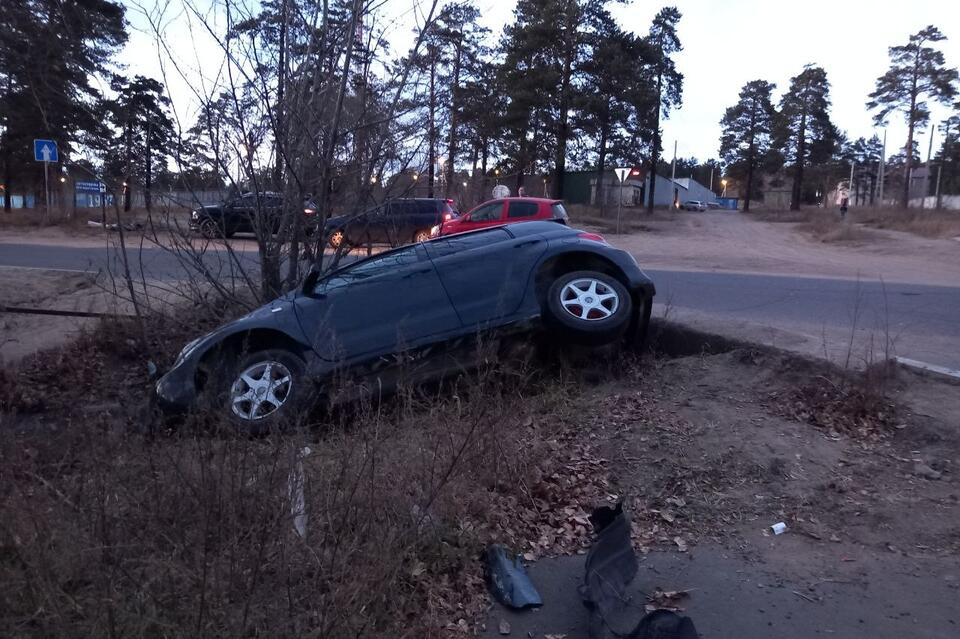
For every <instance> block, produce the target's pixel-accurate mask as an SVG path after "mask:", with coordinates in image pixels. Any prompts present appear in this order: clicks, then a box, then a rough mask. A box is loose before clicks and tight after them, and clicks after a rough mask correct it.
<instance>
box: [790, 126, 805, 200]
mask: <svg viewBox="0 0 960 639" xmlns="http://www.w3.org/2000/svg"><path fill="white" fill-rule="evenodd" d="M806 155H807V112H806V111H804V112H803V113H801V114H800V130H799V133H798V135H797V161H796V166H795V167H794V173H793V193H792V194H791V198H790V210H791V211H799V210H800V196H801V195H802V194H803V165H804V162H805V161H806Z"/></svg>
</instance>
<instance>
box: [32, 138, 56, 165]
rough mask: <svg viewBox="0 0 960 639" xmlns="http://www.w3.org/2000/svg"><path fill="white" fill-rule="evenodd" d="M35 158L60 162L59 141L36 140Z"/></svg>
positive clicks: (40, 160) (34, 147) (34, 146)
mask: <svg viewBox="0 0 960 639" xmlns="http://www.w3.org/2000/svg"><path fill="white" fill-rule="evenodd" d="M33 159H34V160H36V161H37V162H59V161H60V156H59V154H58V153H57V143H56V142H54V141H53V140H34V141H33Z"/></svg>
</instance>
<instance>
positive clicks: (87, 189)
mask: <svg viewBox="0 0 960 639" xmlns="http://www.w3.org/2000/svg"><path fill="white" fill-rule="evenodd" d="M76 188H77V193H103V192H104V191H106V190H107V189H106V185H105V184H104V183H103V182H77V183H76Z"/></svg>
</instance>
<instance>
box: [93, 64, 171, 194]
mask: <svg viewBox="0 0 960 639" xmlns="http://www.w3.org/2000/svg"><path fill="white" fill-rule="evenodd" d="M113 88H114V90H115V91H116V92H117V97H116V98H115V99H113V100H111V101H110V102H109V103H108V104H107V108H108V110H109V114H110V124H111V125H112V127H113V128H114V129H115V130H117V131H118V132H119V134H118V136H117V138H116V140H115V141H114V143H113V145H112V147H113V152H111V153H110V155H109V157H108V161H107V167H108V171H109V172H110V173H111V174H113V175H114V176H118V177H122V178H123V181H124V182H125V183H126V184H127V188H126V189H125V190H124V204H123V206H124V210H126V211H129V210H130V193H131V191H132V189H133V185H134V183H135V182H139V183H140V184H142V185H143V195H144V204H145V206H146V208H147V210H148V211H149V210H151V208H152V204H153V202H152V197H151V195H152V186H153V180H154V177H155V176H156V175H157V174H158V173H160V172H162V171H163V169H164V168H165V164H166V159H167V158H168V157H169V155H170V152H171V151H172V150H173V142H174V138H175V137H176V136H175V132H174V130H173V122H171V120H170V117H169V116H168V115H167V109H168V107H169V104H170V100H169V99H168V98H167V96H166V95H164V90H163V85H162V84H160V83H159V82H157V81H156V80H154V79H152V78H145V77H143V76H139V75H138V76H136V77H135V78H134V79H133V80H129V81H128V80H126V79H123V78H117V79H116V80H115V82H114V87H113Z"/></svg>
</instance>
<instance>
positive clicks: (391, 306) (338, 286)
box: [297, 245, 460, 361]
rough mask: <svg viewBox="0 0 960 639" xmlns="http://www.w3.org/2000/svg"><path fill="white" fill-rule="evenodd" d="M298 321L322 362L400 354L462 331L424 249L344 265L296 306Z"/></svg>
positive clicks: (407, 248) (408, 249) (407, 249)
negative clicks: (431, 340) (431, 339)
mask: <svg viewBox="0 0 960 639" xmlns="http://www.w3.org/2000/svg"><path fill="white" fill-rule="evenodd" d="M297 313H298V317H300V323H301V326H302V328H303V330H304V332H305V333H306V334H307V335H310V336H311V339H312V343H313V348H314V350H315V351H316V352H317V354H318V355H320V357H322V358H324V359H326V360H331V361H338V360H342V361H346V360H353V359H356V358H360V357H363V356H375V355H378V354H383V353H389V352H395V351H398V350H402V349H403V348H404V347H405V346H413V345H417V344H419V343H423V341H425V340H427V341H428V340H429V338H430V337H431V336H433V335H439V334H442V333H446V332H449V331H452V330H455V329H457V328H459V327H460V320H459V318H458V316H457V314H456V312H455V311H454V308H453V305H452V303H451V301H450V299H449V298H448V297H447V294H446V293H445V292H444V289H443V286H442V284H441V283H440V279H439V277H438V275H437V272H436V269H435V268H434V266H433V263H432V262H431V261H430V259H429V257H428V256H427V253H426V251H425V250H424V248H423V247H422V246H419V245H411V246H405V247H403V248H400V249H397V250H394V251H388V252H386V253H381V254H380V255H377V256H374V257H372V258H369V259H366V260H363V261H360V262H357V263H355V264H351V265H349V266H346V267H344V268H342V269H340V270H339V271H336V272H334V273H332V274H331V275H330V276H328V277H326V278H324V279H322V280H321V281H319V282H318V283H317V285H316V286H315V288H314V294H313V295H312V296H310V297H303V298H300V300H299V301H298V310H297Z"/></svg>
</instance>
